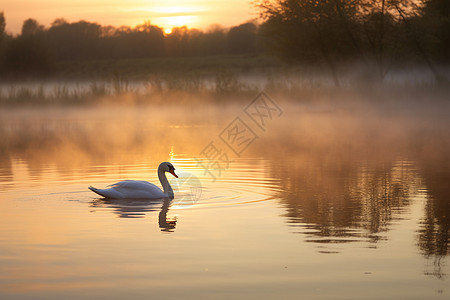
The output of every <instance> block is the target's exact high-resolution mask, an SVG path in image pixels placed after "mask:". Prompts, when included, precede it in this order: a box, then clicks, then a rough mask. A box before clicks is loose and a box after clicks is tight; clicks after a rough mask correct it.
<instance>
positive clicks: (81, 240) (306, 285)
mask: <svg viewBox="0 0 450 300" xmlns="http://www.w3.org/2000/svg"><path fill="white" fill-rule="evenodd" d="M379 95H384V96H383V97H380V98H379V100H378V101H374V100H373V98H376V97H377V95H376V92H374V93H372V94H370V95H363V96H362V93H360V92H359V91H357V90H351V91H345V92H341V91H336V93H334V94H333V93H331V92H330V93H328V94H327V93H324V92H317V93H316V94H314V93H305V94H298V95H293V96H289V97H286V96H280V94H276V93H274V94H270V99H272V100H273V101H274V103H276V104H277V105H278V106H279V108H280V109H281V110H282V113H281V114H276V115H275V114H274V115H273V116H272V117H271V118H266V119H265V121H266V123H265V127H264V128H261V127H258V125H257V124H256V123H254V122H252V120H251V119H250V118H249V117H248V115H246V114H245V111H244V110H245V107H246V106H247V105H248V104H249V103H250V102H251V101H252V100H253V99H254V98H253V97H255V96H256V94H255V95H253V96H252V97H249V98H248V99H246V100H242V101H238V102H236V101H234V102H233V101H229V103H230V104H228V105H227V104H224V103H225V101H224V102H222V103H220V104H217V103H211V102H208V101H199V100H198V98H195V97H194V96H193V101H192V103H193V104H192V105H185V106H182V105H177V106H175V105H172V106H171V105H166V106H156V105H154V106H152V105H130V106H123V105H116V106H101V105H100V106H95V107H92V106H90V107H76V108H69V107H53V108H52V107H44V108H33V109H25V108H14V109H12V108H9V109H4V110H3V109H2V111H1V112H0V115H1V119H0V136H1V140H0V153H1V154H2V155H1V156H0V198H1V199H2V205H3V208H2V210H1V212H0V217H1V218H0V219H1V220H2V221H1V223H0V225H1V226H0V228H2V229H1V231H2V234H1V236H2V243H1V246H0V247H1V252H2V253H6V254H4V255H3V256H2V258H1V260H0V265H1V266H2V268H4V269H6V271H7V274H8V275H4V276H2V277H0V295H4V296H5V297H8V296H13V297H19V298H20V297H23V298H29V297H30V296H31V295H37V296H38V298H39V297H41V298H47V299H58V297H61V296H64V297H68V298H74V299H75V294H74V293H73V291H74V289H76V290H77V294H76V295H77V297H79V296H80V295H84V296H86V295H91V294H96V295H98V296H99V297H100V298H101V297H103V298H108V297H112V296H113V295H114V296H121V295H122V296H123V295H128V294H129V293H131V294H133V295H135V296H136V298H140V297H141V298H142V297H143V295H146V296H148V295H153V296H155V297H163V298H165V297H168V298H170V297H177V296H180V295H183V297H184V298H198V297H212V296H213V295H217V293H219V294H220V295H222V296H223V297H229V296H239V295H243V294H244V293H251V295H252V297H254V298H257V297H263V296H264V295H266V296H267V295H277V296H280V295H281V296H283V297H285V298H292V299H294V298H297V297H298V296H305V297H312V296H315V297H317V298H319V299H327V298H329V297H328V296H329V295H330V294H334V295H337V296H338V297H342V298H355V299H356V298H359V299H360V298H373V299H389V298H392V297H393V295H398V294H402V295H404V296H405V297H406V298H408V299H413V298H417V299H421V298H423V297H427V298H430V299H431V298H441V297H442V296H443V295H445V294H446V293H448V292H449V291H448V288H447V286H448V273H449V272H450V270H449V265H448V254H449V250H450V247H449V244H448V242H449V236H448V234H449V228H450V220H449V215H450V204H449V202H448V197H449V195H450V189H449V185H448V182H449V179H450V173H449V157H448V153H449V149H450V138H449V137H450V134H449V132H448V131H449V128H450V126H449V125H450V121H449V119H448V117H447V116H448V113H449V106H448V103H447V102H444V101H441V100H440V99H438V100H436V99H434V98H433V99H431V96H430V99H426V93H422V94H420V93H417V99H394V98H392V99H388V98H386V94H382V93H380V94H379ZM390 96H392V97H395V96H398V94H395V93H392V94H390ZM293 98H295V100H296V101H293V100H292V99H293ZM231 100H233V99H231ZM430 103H432V105H431V104H430ZM236 117H239V118H240V119H241V120H242V121H243V122H245V124H246V125H247V126H248V127H249V128H250V129H251V130H252V131H253V133H254V134H255V136H256V138H255V139H254V141H253V142H252V143H250V144H249V145H248V147H246V148H245V149H244V150H242V151H241V152H239V153H238V154H236V153H235V152H234V151H233V149H232V147H230V145H227V144H226V142H224V139H223V137H224V135H222V139H221V134H222V133H223V132H225V131H224V129H226V128H228V127H227V126H229V125H230V123H231V122H232V121H233V120H235V118H236ZM210 143H213V145H215V146H216V147H217V148H218V149H219V150H220V153H221V154H224V153H225V154H226V155H227V159H228V160H227V161H226V164H225V162H224V161H223V160H222V161H221V163H222V165H221V166H222V168H220V169H215V168H214V167H212V165H210V168H209V169H208V170H205V169H204V168H202V167H201V165H199V161H204V159H206V158H205V156H207V155H208V151H206V149H208V148H207V147H208V145H211V144H210ZM234 150H236V149H234ZM209 154H210V153H209ZM216 158H217V157H216ZM202 159H203V160H202ZM217 159H218V158H217ZM162 161H170V162H172V163H173V165H174V166H175V168H176V169H177V172H180V173H181V172H188V173H189V174H193V175H195V177H196V178H198V180H199V183H196V184H195V186H194V187H195V188H198V189H200V190H201V193H199V195H200V196H198V198H195V199H194V200H193V201H190V202H186V201H185V202H178V203H177V205H175V203H174V202H170V201H145V200H144V201H135V200H127V199H125V200H105V199H101V198H98V197H97V195H95V194H93V193H92V192H90V191H89V190H87V187H88V186H89V185H93V186H96V187H99V188H102V187H105V186H107V185H108V184H112V183H114V182H117V181H119V180H123V179H136V180H148V181H150V182H153V183H155V184H158V185H159V182H158V179H157V174H156V169H157V167H158V165H159V163H160V162H162ZM211 172H212V173H214V175H215V178H212V177H211ZM169 176H170V175H169ZM171 182H173V181H171ZM179 184H180V183H179ZM192 187H193V186H190V185H184V186H183V185H182V184H180V186H178V187H177V188H178V189H176V194H175V199H174V201H176V200H177V198H178V199H193V198H192V195H193V193H194V192H195V191H193V190H192ZM197 192H198V190H197ZM186 197H187V198H186ZM189 197H191V198H189ZM338 270H339V271H338ZM405 281H407V282H408V286H409V287H410V288H409V290H408V289H407V290H405V286H406V285H405V283H404V282H405ZM61 282H62V284H61ZM419 282H420V283H421V284H420V285H419V284H417V283H419ZM261 283H264V287H262V286H261ZM410 284H411V285H410ZM355 286H357V287H358V288H356V289H355ZM194 287H196V288H194ZM387 287H388V288H387ZM250 290H251V292H250ZM350 291H352V292H350ZM350 293H351V294H350Z"/></svg>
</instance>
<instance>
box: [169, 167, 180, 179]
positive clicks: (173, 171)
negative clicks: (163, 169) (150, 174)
mask: <svg viewBox="0 0 450 300" xmlns="http://www.w3.org/2000/svg"><path fill="white" fill-rule="evenodd" d="M169 172H170V174H172V175H173V176H175V178H178V175H177V174H175V170H172V169H171V170H169Z"/></svg>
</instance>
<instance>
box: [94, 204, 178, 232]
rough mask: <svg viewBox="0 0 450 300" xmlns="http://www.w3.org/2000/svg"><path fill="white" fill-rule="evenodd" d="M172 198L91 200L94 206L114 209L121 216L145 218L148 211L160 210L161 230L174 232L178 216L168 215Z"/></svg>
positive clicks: (159, 221) (159, 222)
mask: <svg viewBox="0 0 450 300" xmlns="http://www.w3.org/2000/svg"><path fill="white" fill-rule="evenodd" d="M171 202H172V201H171V200H170V199H167V198H165V199H139V200H136V199H105V198H99V199H95V200H93V201H92V202H91V207H92V208H106V209H109V210H111V209H112V210H113V213H115V214H117V215H118V216H119V218H144V217H145V215H146V213H148V212H153V211H158V210H159V216H158V224H159V228H161V231H166V232H173V231H174V229H175V227H176V224H177V218H176V217H168V216H167V214H168V212H169V207H170V205H171Z"/></svg>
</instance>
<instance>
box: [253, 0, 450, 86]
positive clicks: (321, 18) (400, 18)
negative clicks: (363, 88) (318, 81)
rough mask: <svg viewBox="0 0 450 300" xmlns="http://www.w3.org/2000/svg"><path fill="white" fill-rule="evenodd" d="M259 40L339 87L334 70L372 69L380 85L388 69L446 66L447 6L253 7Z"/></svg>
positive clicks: (417, 0) (378, 2) (285, 0)
mask: <svg viewBox="0 0 450 300" xmlns="http://www.w3.org/2000/svg"><path fill="white" fill-rule="evenodd" d="M258 6H259V8H260V10H261V17H262V18H263V20H264V23H263V24H262V26H261V28H260V33H261V35H263V36H265V37H267V39H266V40H267V42H268V43H269V47H270V48H271V49H273V50H274V51H276V52H277V53H278V54H279V55H280V56H282V57H284V58H286V59H287V60H290V61H294V62H299V63H307V64H311V63H312V64H322V65H324V66H326V67H328V69H329V70H330V72H331V74H332V76H333V78H334V81H335V83H336V85H339V76H338V75H337V73H338V65H339V64H340V63H342V62H347V61H355V60H356V61H361V62H363V63H365V64H375V65H376V69H377V73H378V77H379V78H380V79H383V77H384V76H385V75H386V73H387V72H388V71H389V70H390V69H391V68H392V67H393V66H396V65H399V64H404V63H407V62H408V63H411V62H412V63H424V64H426V65H427V66H428V67H429V68H430V70H431V71H432V72H433V73H434V75H435V77H436V79H438V80H444V79H443V78H442V75H441V74H440V73H439V71H438V68H437V67H436V65H437V64H439V63H448V62H450V16H449V12H450V1H448V0H320V1H317V0H301V1H295V0H275V1H268V0H262V1H258Z"/></svg>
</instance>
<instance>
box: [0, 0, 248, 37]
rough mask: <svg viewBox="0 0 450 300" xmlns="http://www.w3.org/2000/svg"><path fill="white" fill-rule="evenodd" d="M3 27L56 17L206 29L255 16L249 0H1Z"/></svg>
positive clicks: (13, 30)
mask: <svg viewBox="0 0 450 300" xmlns="http://www.w3.org/2000/svg"><path fill="white" fill-rule="evenodd" d="M1 2H2V3H1V5H0V11H3V12H4V14H5V18H6V30H7V31H8V32H9V33H14V34H16V33H19V32H20V30H21V28H22V24H23V21H24V20H26V19H28V18H33V19H36V20H37V21H38V22H39V23H40V24H42V25H44V26H46V27H48V26H50V24H51V22H53V21H54V20H55V19H56V18H65V19H66V20H67V21H69V22H75V21H79V20H86V21H90V22H98V23H100V24H102V25H113V26H120V25H128V26H135V25H137V24H142V23H143V22H144V21H148V20H150V21H151V23H152V24H155V25H158V26H161V27H164V28H165V29H170V28H172V27H174V26H183V25H187V26H188V27H192V28H201V29H205V28H207V27H208V26H209V25H211V24H221V25H224V26H233V25H239V24H241V23H243V22H245V21H248V20H250V19H253V18H255V17H257V14H256V9H255V8H254V7H253V6H252V4H251V1H250V0H227V1H211V0H209V1H208V0H164V1H150V0H147V1H145V0H2V1H1Z"/></svg>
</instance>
